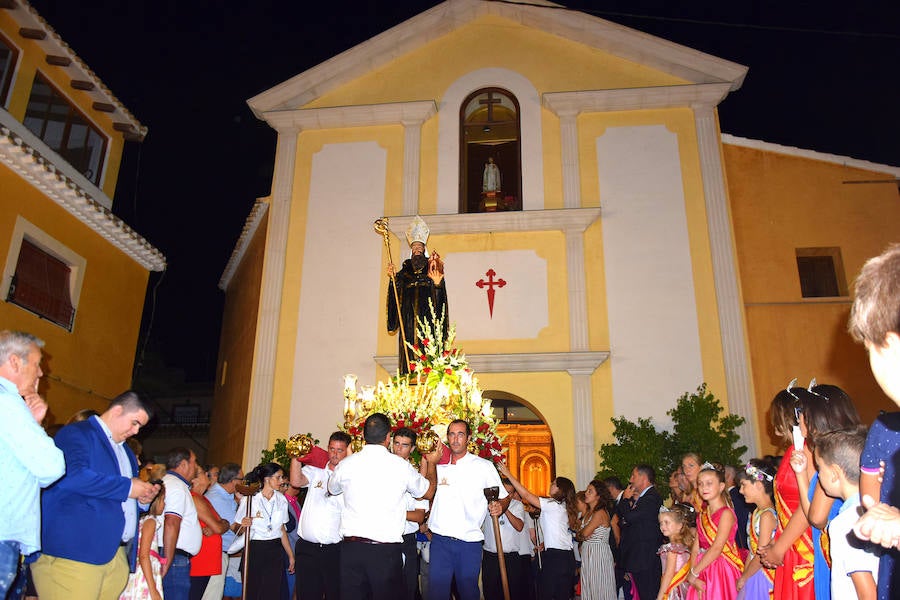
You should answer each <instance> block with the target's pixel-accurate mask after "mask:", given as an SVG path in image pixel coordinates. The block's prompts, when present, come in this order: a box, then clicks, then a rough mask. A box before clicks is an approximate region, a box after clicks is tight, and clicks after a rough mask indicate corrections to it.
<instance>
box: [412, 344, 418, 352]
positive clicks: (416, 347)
mask: <svg viewBox="0 0 900 600" xmlns="http://www.w3.org/2000/svg"><path fill="white" fill-rule="evenodd" d="M413 350H415V351H416V352H418V351H419V345H418V344H413Z"/></svg>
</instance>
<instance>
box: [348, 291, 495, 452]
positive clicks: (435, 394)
mask: <svg viewBox="0 0 900 600" xmlns="http://www.w3.org/2000/svg"><path fill="white" fill-rule="evenodd" d="M429 304H430V302H429ZM430 308H431V320H430V321H428V320H426V319H417V321H416V323H417V328H416V329H417V331H418V334H419V335H418V339H419V342H417V343H415V344H409V343H408V342H407V346H408V347H409V349H410V351H411V355H410V360H409V374H408V375H400V374H399V371H398V373H397V374H396V375H395V376H394V377H392V378H391V379H390V380H388V381H387V382H384V381H379V382H378V383H377V384H376V385H374V386H371V385H364V386H362V387H361V388H360V392H359V393H357V390H356V376H355V375H347V376H345V378H344V423H343V425H341V426H340V427H341V429H342V430H344V431H346V432H347V433H349V434H350V435H351V436H353V439H354V444H355V445H356V447H357V448H358V447H361V446H362V433H363V432H362V429H363V423H364V421H365V419H366V417H367V416H368V415H370V414H372V413H374V412H380V413H384V414H385V415H387V416H388V418H389V419H390V420H391V430H392V431H396V430H397V429H400V428H401V427H408V428H409V429H411V430H413V431H415V432H416V434H417V435H422V434H423V433H425V432H427V431H434V432H435V433H436V434H437V435H438V437H440V439H441V440H442V441H443V440H445V439H446V437H447V427H448V426H449V425H450V423H451V421H453V420H455V419H463V420H465V421H467V422H468V423H469V427H470V428H471V430H472V435H471V436H470V437H469V452H471V453H473V454H476V455H477V456H480V457H481V458H486V459H488V460H491V461H494V462H497V461H500V460H502V458H503V454H502V440H501V439H500V437H499V436H498V435H497V424H498V422H497V419H495V418H494V412H493V410H492V409H491V401H490V400H489V399H484V398H483V397H482V395H481V389H480V388H479V387H478V379H477V378H476V377H475V375H474V373H473V372H472V370H471V369H469V367H468V363H467V361H466V355H465V354H464V353H463V352H462V351H461V350H460V349H459V348H455V347H454V346H453V342H454V340H455V339H456V326H455V325H452V324H451V325H450V327H449V328H448V333H447V337H446V338H444V336H443V331H444V320H445V314H443V313H442V314H441V316H440V318H437V316H436V315H435V312H434V306H431V307H430ZM414 458H415V460H416V461H418V458H419V454H418V451H415V452H414Z"/></svg>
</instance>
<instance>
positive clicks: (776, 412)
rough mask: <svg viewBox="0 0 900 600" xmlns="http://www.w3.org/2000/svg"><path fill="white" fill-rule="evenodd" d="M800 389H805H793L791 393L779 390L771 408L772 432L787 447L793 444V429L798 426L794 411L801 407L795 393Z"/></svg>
mask: <svg viewBox="0 0 900 600" xmlns="http://www.w3.org/2000/svg"><path fill="white" fill-rule="evenodd" d="M799 389H803V388H791V390H790V391H788V390H779V391H778V393H777V394H775V397H774V398H772V404H771V405H770V406H769V419H770V420H771V422H772V430H773V431H774V432H775V435H777V436H778V438H779V439H780V440H781V442H782V444H783V445H785V446H787V445H789V444H790V443H791V427H792V426H794V425H796V424H797V421H796V418H795V417H794V409H795V408H797V407H798V406H800V401H799V400H798V399H797V398H798V397H797V396H795V395H793V393H794V392H796V391H797V390H799Z"/></svg>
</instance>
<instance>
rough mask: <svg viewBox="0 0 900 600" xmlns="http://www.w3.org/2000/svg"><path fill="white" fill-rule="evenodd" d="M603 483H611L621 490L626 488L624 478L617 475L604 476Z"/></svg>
mask: <svg viewBox="0 0 900 600" xmlns="http://www.w3.org/2000/svg"><path fill="white" fill-rule="evenodd" d="M603 483H605V484H606V485H611V486H613V487H614V488H616V489H617V490H619V491H622V490H624V489H625V488H623V487H622V480H621V479H619V478H618V477H616V476H615V475H610V476H609V477H604V478H603Z"/></svg>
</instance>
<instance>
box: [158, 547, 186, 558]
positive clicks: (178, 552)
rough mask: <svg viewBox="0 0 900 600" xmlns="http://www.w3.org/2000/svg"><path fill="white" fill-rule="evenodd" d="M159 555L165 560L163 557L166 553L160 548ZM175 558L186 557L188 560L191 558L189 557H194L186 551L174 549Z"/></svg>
mask: <svg viewBox="0 0 900 600" xmlns="http://www.w3.org/2000/svg"><path fill="white" fill-rule="evenodd" d="M159 555H160V556H161V557H162V558H165V557H166V551H165V550H163V549H162V548H160V549H159ZM175 556H187V557H188V558H191V557H192V556H194V555H193V554H191V553H190V552H188V551H187V550H182V549H181V548H175Z"/></svg>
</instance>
